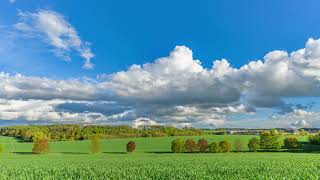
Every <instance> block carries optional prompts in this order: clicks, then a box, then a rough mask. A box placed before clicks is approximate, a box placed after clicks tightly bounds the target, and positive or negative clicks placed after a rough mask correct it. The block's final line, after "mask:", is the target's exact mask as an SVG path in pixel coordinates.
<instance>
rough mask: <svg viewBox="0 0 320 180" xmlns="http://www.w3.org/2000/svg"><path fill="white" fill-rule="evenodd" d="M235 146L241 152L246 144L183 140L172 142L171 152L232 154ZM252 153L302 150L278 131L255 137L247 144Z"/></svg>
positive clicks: (263, 133) (296, 141) (293, 138)
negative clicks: (283, 149)
mask: <svg viewBox="0 0 320 180" xmlns="http://www.w3.org/2000/svg"><path fill="white" fill-rule="evenodd" d="M232 146H233V150H234V151H236V152H240V151H242V150H243V148H244V144H243V142H242V141H241V139H236V140H235V141H234V142H233V145H232V144H231V143H230V142H229V141H227V140H224V141H220V142H218V143H217V142H211V143H210V144H209V143H208V141H207V140H205V139H199V140H198V142H196V141H195V140H193V139H187V140H183V139H181V138H178V139H175V140H173V141H172V142H171V150H172V152H174V153H183V152H190V153H194V152H211V153H220V152H230V151H231V149H232ZM247 146H248V148H249V150H250V151H252V152H255V151H261V150H262V151H279V150H281V149H282V148H285V149H288V150H292V151H294V150H297V149H299V148H300V143H299V142H298V139H297V138H296V137H286V138H285V139H283V138H282V137H281V136H280V134H278V133H277V131H276V130H271V131H264V132H262V133H261V134H260V137H259V138H257V137H253V138H251V139H250V140H249V142H248V144H247Z"/></svg>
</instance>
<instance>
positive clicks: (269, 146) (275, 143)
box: [260, 130, 283, 150]
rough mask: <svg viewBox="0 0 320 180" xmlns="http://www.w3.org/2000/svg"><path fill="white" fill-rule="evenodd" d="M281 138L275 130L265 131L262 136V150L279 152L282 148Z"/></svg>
mask: <svg viewBox="0 0 320 180" xmlns="http://www.w3.org/2000/svg"><path fill="white" fill-rule="evenodd" d="M282 143H283V142H282V141H281V140H280V136H279V135H278V133H277V132H276V131H275V130H271V131H264V132H262V133H261V134H260V148H261V149H265V150H279V149H281V146H282Z"/></svg>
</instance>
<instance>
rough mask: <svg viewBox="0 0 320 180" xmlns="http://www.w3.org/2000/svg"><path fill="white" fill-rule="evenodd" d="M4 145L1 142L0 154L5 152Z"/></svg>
mask: <svg viewBox="0 0 320 180" xmlns="http://www.w3.org/2000/svg"><path fill="white" fill-rule="evenodd" d="M3 149H4V148H3V145H2V144H0V154H1V153H2V152H3Z"/></svg>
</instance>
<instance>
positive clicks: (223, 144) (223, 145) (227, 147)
mask: <svg viewBox="0 0 320 180" xmlns="http://www.w3.org/2000/svg"><path fill="white" fill-rule="evenodd" d="M219 148H220V149H221V151H222V152H230V151H231V144H230V142H229V141H227V140H224V141H220V143H219Z"/></svg>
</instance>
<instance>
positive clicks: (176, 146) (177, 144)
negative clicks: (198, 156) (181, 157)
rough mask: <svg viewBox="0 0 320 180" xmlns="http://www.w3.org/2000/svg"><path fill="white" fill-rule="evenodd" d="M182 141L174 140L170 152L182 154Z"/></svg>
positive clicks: (179, 139)
mask: <svg viewBox="0 0 320 180" xmlns="http://www.w3.org/2000/svg"><path fill="white" fill-rule="evenodd" d="M184 143H185V142H184V140H183V139H181V138H178V139H175V140H173V141H172V142H171V151H172V152H174V153H182V152H184Z"/></svg>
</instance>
